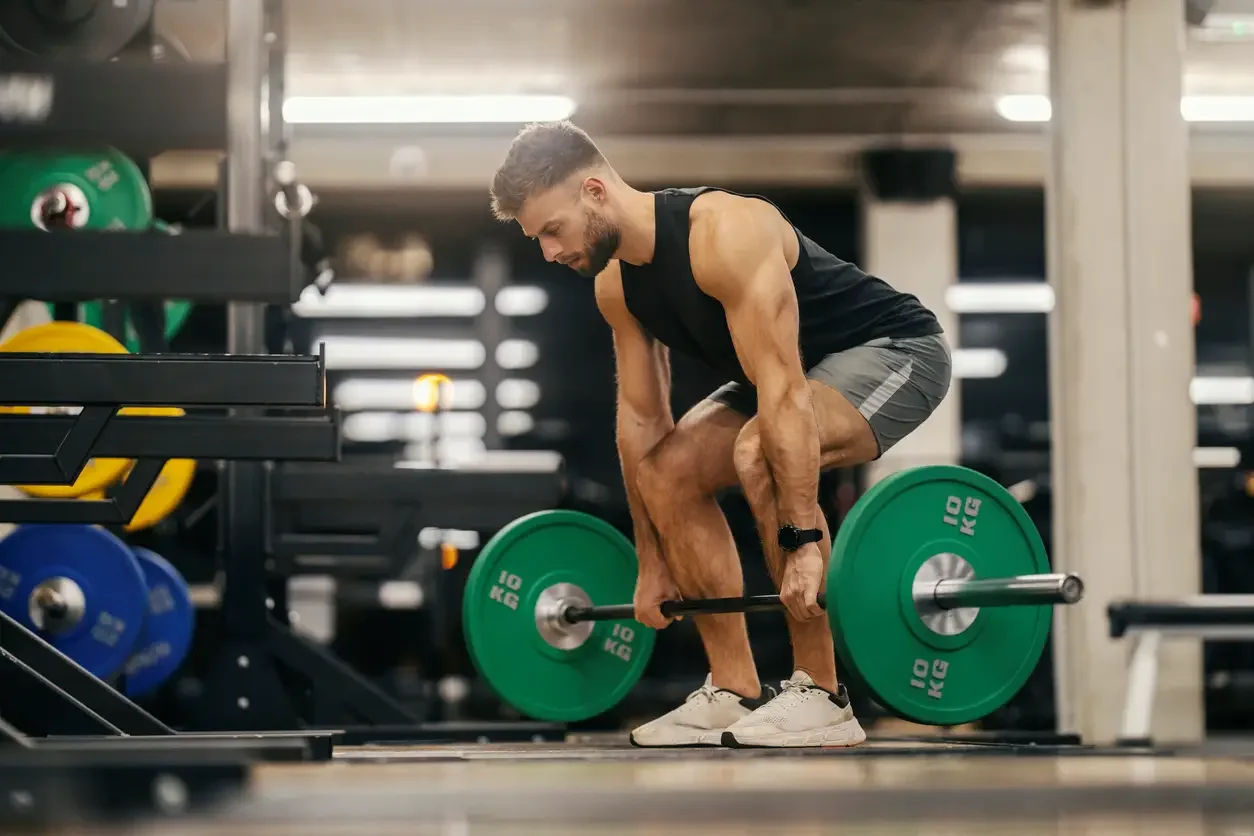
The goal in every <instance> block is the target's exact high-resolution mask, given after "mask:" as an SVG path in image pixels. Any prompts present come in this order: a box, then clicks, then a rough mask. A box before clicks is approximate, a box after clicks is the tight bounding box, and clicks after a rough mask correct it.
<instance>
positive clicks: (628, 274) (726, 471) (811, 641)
mask: <svg viewBox="0 0 1254 836" xmlns="http://www.w3.org/2000/svg"><path fill="white" fill-rule="evenodd" d="M492 208H493V212H494V213H495V215H496V216H497V217H498V218H499V219H501V220H511V219H512V220H515V221H517V222H518V224H519V225H520V226H521V227H522V230H523V232H524V234H526V235H527V236H529V237H531V238H535V239H537V240H538V241H539V242H540V247H541V249H542V250H543V251H544V256H545V258H546V259H548V260H549V261H556V262H559V263H561V264H565V265H567V266H569V267H571V268H573V269H574V270H575V271H576V272H578V273H580V274H582V275H584V276H587V277H595V278H596V300H597V305H598V307H599V308H600V310H601V313H602V315H603V316H604V317H605V319H606V321H607V322H608V323H609V325H610V327H611V329H612V332H613V339H614V349H615V356H616V358H617V366H618V427H617V429H618V451H619V456H620V458H621V460H622V468H623V476H624V480H625V482H626V487H627V496H628V501H629V504H630V506H631V515H632V519H633V522H634V528H635V541H636V550H637V552H638V555H639V560H640V572H639V577H638V580H637V585H636V592H635V597H634V601H633V603H634V605H635V612H636V618H637V619H638V620H639V621H640V622H641V623H643V624H646V625H648V626H650V627H654V628H658V629H661V628H664V627H666V626H667V622H668V619H666V618H665V617H664V616H663V615H662V614H661V611H660V605H661V603H662V602H663V601H666V600H670V599H677V598H713V597H726V596H739V595H742V594H743V579H742V575H741V569H740V559H739V557H738V555H737V552H736V546H735V543H734V542H733V540H732V535H731V531H730V529H729V528H728V525H727V521H726V519H725V518H724V517H723V515H722V512H721V511H720V509H719V507H718V504H717V502H716V501H715V494H716V493H717V492H718V491H719V490H721V489H723V488H726V487H729V486H733V485H736V484H737V483H739V485H740V486H741V487H742V488H743V490H744V492H745V496H746V498H747V499H748V501H749V504H750V506H751V507H752V509H753V513H754V516H755V517H756V519H757V524H758V531H759V534H760V536H761V538H762V545H763V548H764V551H765V553H766V558H767V563H768V565H769V569H770V572H771V577H772V578H773V579H774V581H775V583H776V585H777V586H778V587H779V590H780V597H781V599H782V600H783V603H784V604H785V605H786V607H787V615H786V617H787V620H788V631H789V635H790V638H791V641H792V648H793V657H794V658H793V662H794V669H795V672H794V674H793V676H792V677H791V678H790V679H789V680H787V681H785V682H784V683H782V686H783V689H782V691H780V692H779V693H778V695H777V694H776V693H775V692H774V691H773V689H771V688H769V687H766V686H764V685H763V684H762V683H761V681H760V679H759V677H758V674H757V670H756V667H755V665H754V660H753V656H752V654H751V651H750V647H749V637H748V633H747V630H746V628H745V619H744V616H743V615H738V614H733V615H706V616H697V617H696V618H695V621H696V625H697V630H698V631H699V632H700V634H701V641H702V643H703V645H704V646H705V651H706V656H707V657H708V659H709V662H710V675H709V676H708V677H707V679H706V681H705V684H704V685H703V686H702V687H701V688H699V689H698V690H697V691H694V692H693V693H692V694H690V695H689V697H688V699H687V701H686V702H685V703H684V704H683V705H681V706H680V707H679V708H677V709H675V710H674V711H671V712H670V713H668V714H666V715H664V716H662V717H659V718H658V719H656V720H654V721H652V722H650V723H647V724H645V725H643V726H641V727H640V728H637V729H636V730H635V731H633V732H632V736H631V739H632V742H633V743H634V744H636V745H637V746H691V745H719V744H722V745H728V746H854V745H857V744H859V743H861V742H862V741H864V740H865V739H866V735H865V733H864V732H863V730H862V728H861V726H860V725H859V724H858V721H857V719H855V718H854V716H853V712H852V710H851V709H850V706H849V697H848V694H847V693H846V691H845V689H844V688H843V687H842V686H841V685H839V684H838V682H837V679H836V663H835V651H834V649H833V646H832V637H831V633H830V631H829V629H828V625H827V620H826V618H824V617H823V615H824V614H823V611H822V609H821V608H820V607H819V606H818V604H817V596H818V594H819V593H820V592H822V591H823V589H824V581H825V577H826V564H827V559H828V556H829V553H830V550H831V537H830V535H829V533H828V531H827V525H826V522H825V520H824V516H823V512H822V509H821V508H820V507H819V505H818V498H817V490H818V477H819V471H820V470H822V469H824V468H830V467H849V466H852V465H857V464H861V463H863V462H869V461H872V460H874V459H876V458H878V457H879V456H881V455H883V453H884V452H885V451H887V450H888V449H889V448H890V447H891V446H892V445H893V444H895V443H897V442H898V441H900V440H901V439H902V438H903V437H904V436H906V435H907V434H908V433H910V432H911V431H913V430H914V429H915V428H916V427H918V426H919V425H920V424H922V423H923V421H924V420H925V419H926V418H927V417H928V416H929V415H930V414H931V413H932V411H933V410H935V409H936V407H937V405H938V404H939V403H940V402H941V399H942V398H943V397H944V396H945V394H946V393H947V392H948V389H949V379H950V355H949V349H948V347H947V346H946V344H945V340H944V337H943V336H942V329H941V327H940V325H939V323H938V322H937V320H936V317H935V316H934V315H933V314H932V313H931V312H930V311H928V310H927V309H926V308H924V307H923V306H922V305H921V304H920V303H919V301H918V300H917V299H916V298H914V297H913V296H910V295H907V294H904V293H899V292H897V291H896V290H894V289H893V288H891V287H890V286H889V285H888V284H886V283H885V282H883V281H881V280H880V279H877V278H874V277H872V276H868V275H867V274H866V273H863V272H862V271H861V270H859V269H858V268H857V267H855V266H854V265H852V264H849V263H847V262H844V261H841V260H840V259H838V258H836V257H835V256H833V255H831V254H830V253H828V252H826V251H825V250H823V249H822V248H821V247H819V246H818V245H817V244H815V243H814V242H813V241H811V240H810V239H809V238H807V237H806V236H805V235H804V234H802V233H801V232H800V231H799V230H797V229H795V228H794V227H793V226H792V224H791V223H790V222H789V221H788V219H787V218H785V217H784V216H783V215H782V214H781V213H780V211H779V210H778V209H777V208H775V207H774V206H773V205H772V204H770V203H769V202H767V201H765V200H763V199H760V198H755V197H747V196H741V195H737V194H733V193H730V192H727V191H724V190H719V189H712V188H694V189H665V190H662V191H658V192H641V191H637V190H636V189H633V188H632V187H631V186H629V185H628V184H627V183H625V182H624V181H623V179H622V178H621V177H620V176H619V175H618V174H617V173H616V172H615V171H614V169H613V168H612V167H611V166H610V164H609V162H608V161H607V160H606V159H605V157H604V156H602V154H601V153H600V151H599V150H598V149H597V147H596V145H595V144H594V143H593V142H592V140H591V139H590V138H589V137H588V135H587V134H586V133H584V132H583V131H582V130H580V129H579V128H577V127H575V126H574V125H572V124H570V123H569V122H556V123H542V124H535V125H530V126H528V127H527V128H525V129H524V130H523V131H522V132H521V133H520V134H519V135H518V136H517V138H516V139H515V140H514V142H513V144H512V145H511V147H510V149H509V153H508V155H507V157H506V159H505V162H504V163H503V164H502V165H501V167H500V169H499V170H498V171H497V172H496V175H495V177H494V179H493V183H492ZM901 245H902V246H910V242H908V241H903V242H901ZM668 349H674V350H676V351H681V352H684V353H687V354H690V355H692V356H694V357H696V358H699V359H701V360H703V361H705V362H706V363H707V364H708V365H710V366H711V367H712V368H713V369H715V370H716V371H718V372H720V373H722V374H726V375H727V377H728V378H729V382H728V383H727V384H726V385H725V386H723V387H721V388H719V389H718V390H717V391H715V392H714V393H712V394H711V395H710V396H709V397H708V398H707V399H706V400H704V401H702V402H701V403H699V404H698V405H697V406H695V407H693V408H692V410H691V411H689V412H688V413H687V414H686V415H684V416H683V417H682V418H680V420H679V421H678V423H676V422H675V421H674V420H673V418H672V415H671V409H670V401H669V394H670V393H669V385H670V372H669V365H668V354H667V351H668Z"/></svg>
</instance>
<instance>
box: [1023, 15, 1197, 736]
mask: <svg viewBox="0 0 1254 836" xmlns="http://www.w3.org/2000/svg"><path fill="white" fill-rule="evenodd" d="M1050 27H1051V31H1050V39H1051V40H1050V46H1051V61H1050V67H1051V70H1050V78H1051V88H1052V91H1051V100H1052V106H1053V120H1052V125H1051V135H1052V136H1051V145H1052V166H1051V172H1050V180H1049V185H1048V190H1047V194H1048V207H1049V208H1048V226H1049V274H1050V281H1051V283H1052V284H1053V286H1054V289H1055V295H1056V304H1055V308H1054V312H1053V315H1052V317H1051V321H1050V390H1051V410H1052V428H1053V469H1054V544H1055V545H1054V555H1053V558H1054V562H1055V565H1056V566H1057V567H1058V568H1059V569H1061V570H1067V571H1075V572H1079V573H1081V574H1082V575H1083V576H1084V579H1085V581H1086V583H1087V585H1088V596H1087V599H1086V600H1085V601H1084V602H1083V603H1082V604H1080V605H1079V606H1076V607H1067V608H1059V609H1058V611H1057V614H1056V620H1055V624H1056V633H1055V643H1054V647H1055V653H1054V657H1055V670H1056V674H1057V677H1056V681H1057V694H1058V723H1059V727H1060V728H1061V729H1066V730H1071V731H1076V732H1079V733H1080V734H1082V735H1083V736H1084V737H1085V738H1086V739H1088V740H1090V741H1093V742H1101V741H1108V740H1111V739H1113V738H1114V737H1116V736H1117V734H1118V730H1119V712H1120V708H1121V706H1122V702H1123V696H1124V686H1125V677H1124V676H1123V675H1121V674H1122V672H1123V671H1124V668H1125V665H1126V659H1127V648H1126V647H1125V645H1124V643H1122V642H1115V641H1112V640H1111V639H1110V638H1109V637H1108V633H1107V620H1106V612H1105V610H1106V604H1107V602H1109V601H1110V600H1111V599H1116V598H1128V597H1135V598H1156V597H1163V598H1173V597H1178V596H1182V595H1188V594H1194V593H1196V592H1197V591H1198V589H1199V586H1200V583H1201V567H1200V558H1199V542H1198V541H1199V537H1198V495H1197V482H1196V471H1195V469H1194V466H1193V461H1192V451H1193V447H1194V445H1195V442H1196V413H1195V410H1194V407H1193V405H1192V403H1191V402H1190V399H1189V381H1190V379H1191V377H1192V375H1193V370H1194V352H1193V328H1192V324H1191V321H1190V300H1191V293H1192V285H1193V277H1192V255H1191V250H1192V247H1191V240H1190V194H1189V173H1188V132H1187V128H1186V125H1185V123H1184V121H1183V119H1182V117H1181V115H1180V96H1181V87H1182V72H1183V56H1184V16H1183V13H1182V11H1181V8H1180V4H1179V3H1164V2H1161V0H1117V2H1110V3H1102V4H1092V3H1082V2H1077V0H1050ZM1168 645H1169V646H1167V647H1164V649H1163V652H1162V655H1161V667H1160V674H1159V685H1158V689H1159V693H1158V695H1157V700H1156V706H1157V711H1156V715H1155V725H1154V729H1153V731H1154V734H1155V736H1156V737H1158V738H1160V739H1164V740H1185V741H1187V740H1196V739H1198V738H1199V737H1200V736H1201V735H1202V734H1203V729H1204V723H1203V709H1202V701H1201V686H1202V668H1201V646H1200V643H1198V642H1170V643H1168Z"/></svg>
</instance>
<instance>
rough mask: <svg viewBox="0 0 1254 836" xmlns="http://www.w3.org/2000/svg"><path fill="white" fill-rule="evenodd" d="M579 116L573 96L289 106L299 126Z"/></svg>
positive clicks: (360, 99) (335, 100)
mask: <svg viewBox="0 0 1254 836" xmlns="http://www.w3.org/2000/svg"><path fill="white" fill-rule="evenodd" d="M574 112H575V100H574V99H572V98H570V97H569V96H518V95H515V96H293V97H291V98H289V99H288V100H287V101H285V102H284V103H283V118H284V120H286V121H287V122H289V123H290V124H293V125H401V124H423V123H465V122H519V123H521V122H547V121H551V120H554V119H567V118H569V117H570V116H571V114H573V113H574Z"/></svg>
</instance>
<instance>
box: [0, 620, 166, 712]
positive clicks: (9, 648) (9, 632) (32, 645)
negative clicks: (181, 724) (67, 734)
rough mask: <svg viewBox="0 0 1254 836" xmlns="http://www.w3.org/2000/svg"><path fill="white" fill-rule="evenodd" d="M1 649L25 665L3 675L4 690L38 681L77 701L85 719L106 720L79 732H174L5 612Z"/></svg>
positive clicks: (0, 628)
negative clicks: (18, 671)
mask: <svg viewBox="0 0 1254 836" xmlns="http://www.w3.org/2000/svg"><path fill="white" fill-rule="evenodd" d="M0 650H4V651H5V652H6V653H7V654H9V657H10V658H11V661H12V662H16V663H17V664H18V665H20V666H21V667H22V668H24V669H25V670H24V672H23V673H24V675H22V676H14V677H5V678H4V682H5V686H4V690H7V689H9V688H13V687H16V682H18V681H21V682H24V683H27V684H30V683H32V682H37V683H39V684H41V685H42V686H43V687H44V690H45V692H46V693H51V694H54V695H55V696H56V697H57V698H58V699H64V700H73V701H75V702H76V703H78V704H80V705H81V708H82V712H85V713H83V714H82V716H83V717H84V718H85V721H86V720H90V719H91V717H98V718H99V719H100V720H101V721H103V722H104V723H107V724H108V727H106V728H99V727H96V728H91V727H90V724H88V728H86V729H84V728H83V727H80V728H79V729H78V731H79V732H80V733H91V732H100V731H103V732H106V733H107V732H110V731H112V730H117V731H118V732H120V733H122V734H148V735H163V734H174V730H173V729H171V728H170V727H169V726H167V725H165V724H164V723H162V722H161V721H160V720H158V719H157V718H156V717H153V716H152V715H151V714H149V713H148V712H147V711H144V710H143V709H142V708H140V707H139V706H138V705H136V704H135V703H133V702H131V701H130V700H129V699H127V698H126V697H125V696H123V695H122V694H120V693H119V692H118V691H116V690H114V689H113V688H112V687H111V686H110V685H109V684H108V683H106V682H104V681H103V680H100V679H97V678H96V677H95V676H92V675H91V674H90V673H88V672H87V671H86V670H84V669H83V668H81V667H79V666H78V665H77V664H76V663H75V662H74V661H73V660H71V659H70V658H69V657H68V656H66V655H64V654H63V653H61V652H60V651H58V650H57V649H56V648H54V647H52V645H50V644H48V643H47V642H45V641H44V640H43V639H41V638H40V637H39V636H37V635H35V634H34V633H32V632H31V631H30V630H27V629H26V628H25V627H23V626H22V625H21V624H19V623H18V622H17V621H15V620H13V619H12V618H10V617H9V616H7V615H5V614H4V613H0ZM45 683H46V685H44V684H45ZM30 713H32V714H37V713H38V712H35V711H32V712H30Z"/></svg>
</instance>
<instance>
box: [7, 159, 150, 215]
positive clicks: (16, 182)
mask: <svg viewBox="0 0 1254 836" xmlns="http://www.w3.org/2000/svg"><path fill="white" fill-rule="evenodd" d="M151 223H152V194H151V193H150V192H149V190H148V182H147V181H146V180H145V179H144V173H143V172H142V171H140V169H139V166H137V165H135V163H134V162H133V161H132V160H131V159H130V158H128V157H127V156H126V155H124V154H122V153H120V152H118V151H116V150H114V149H112V148H105V149H100V150H98V151H67V150H35V149H23V150H10V151H5V152H4V153H2V154H0V228H6V229H30V228H35V229H49V230H50V229H144V228H146V227H147V226H149V225H150V224H151Z"/></svg>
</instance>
